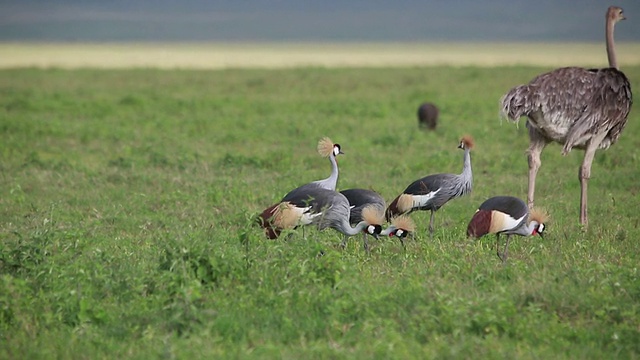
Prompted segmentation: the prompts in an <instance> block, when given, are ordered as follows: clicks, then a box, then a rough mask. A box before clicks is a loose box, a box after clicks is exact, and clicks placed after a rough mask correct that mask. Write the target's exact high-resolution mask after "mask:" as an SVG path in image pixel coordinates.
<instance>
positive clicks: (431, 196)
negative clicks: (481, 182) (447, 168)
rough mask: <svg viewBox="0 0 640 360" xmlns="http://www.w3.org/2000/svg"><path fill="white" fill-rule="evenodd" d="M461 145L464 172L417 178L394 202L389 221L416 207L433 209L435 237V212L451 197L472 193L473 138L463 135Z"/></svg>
mask: <svg viewBox="0 0 640 360" xmlns="http://www.w3.org/2000/svg"><path fill="white" fill-rule="evenodd" d="M458 148H460V149H462V150H464V157H463V167H462V173H461V174H458V175H456V174H435V175H429V176H426V177H423V178H422V179H418V180H416V181H414V182H413V183H411V185H409V186H408V187H407V188H406V189H405V190H404V191H403V192H402V194H400V195H398V197H396V198H395V199H394V200H393V202H391V204H390V205H389V207H388V208H387V212H386V216H387V220H390V219H392V218H393V217H394V216H397V215H401V214H406V213H411V212H413V211H415V210H430V211H431V219H430V220H429V234H430V236H431V238H433V219H434V214H435V212H436V211H438V209H440V208H441V207H442V206H443V205H444V204H446V203H447V202H448V201H449V200H452V199H455V198H457V197H460V196H463V195H466V194H468V193H470V192H471V187H472V184H473V175H472V172H471V155H470V151H471V149H472V148H473V139H472V138H471V137H470V136H463V137H462V139H461V140H460V144H459V145H458Z"/></svg>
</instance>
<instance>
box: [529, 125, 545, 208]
mask: <svg viewBox="0 0 640 360" xmlns="http://www.w3.org/2000/svg"><path fill="white" fill-rule="evenodd" d="M527 127H528V128H529V140H530V143H529V149H528V150H527V155H528V160H529V191H528V193H527V203H528V205H529V209H532V208H533V196H534V193H535V191H536V176H537V175H538V170H539V169H540V165H541V164H542V163H541V161H540V154H541V153H542V150H543V149H544V147H545V146H547V144H548V143H549V142H548V141H547V140H546V139H545V138H544V137H543V136H542V134H540V133H539V132H538V130H536V129H535V128H534V127H533V126H531V125H530V124H529V123H527Z"/></svg>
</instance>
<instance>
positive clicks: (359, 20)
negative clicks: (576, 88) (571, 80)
mask: <svg viewBox="0 0 640 360" xmlns="http://www.w3.org/2000/svg"><path fill="white" fill-rule="evenodd" d="M608 5H609V4H608V3H604V2H602V1H596V0H585V1H583V2H581V3H580V4H579V5H577V4H576V3H575V2H574V1H568V0H561V1H553V0H540V1H536V2H531V1H524V0H517V1H502V0H500V1H496V0H492V1H484V2H480V1H474V0H454V1H449V2H443V1H417V0H397V1H393V2H391V1H383V0H369V1H364V0H354V1H349V2H342V1H337V0H326V1H323V2H300V1H294V0H274V1H270V2H268V3H267V2H264V1H259V0H239V1H236V2H231V1H215V2H209V1H204V0H186V1H170V0H158V1H148V0H140V1H125V0H115V1H109V2H104V1H92V0H88V1H79V0H62V1H51V2H47V3H43V2H40V1H34V0H26V1H3V0H0V41H52V42H85V41H87V42H136V41H166V42H207V41H223V42H271V41H287V42H306V41H326V42H346V41H369V42H378V41H379V42H389V41H393V42H412V41H419V42H439V41H459V42H464V41H496V42H503V41H511V42H520V41H558V42H565V41H570V42H573V41H580V42H585V41H586V42H598V41H604V13H605V11H606V8H607V6H608ZM616 5H618V6H621V7H622V8H623V9H624V11H625V15H626V17H627V19H628V20H626V21H624V22H622V23H621V24H619V25H618V27H617V28H616V40H617V41H633V42H637V41H640V1H638V0H624V1H618V2H617V3H616Z"/></svg>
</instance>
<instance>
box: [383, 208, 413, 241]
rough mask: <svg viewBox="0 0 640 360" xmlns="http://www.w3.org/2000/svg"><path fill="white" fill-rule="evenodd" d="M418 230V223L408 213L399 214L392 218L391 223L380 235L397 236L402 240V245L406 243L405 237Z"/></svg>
mask: <svg viewBox="0 0 640 360" xmlns="http://www.w3.org/2000/svg"><path fill="white" fill-rule="evenodd" d="M415 230H416V224H415V223H414V222H413V220H411V218H410V217H409V216H407V215H399V216H396V217H394V218H393V219H391V225H389V226H388V227H387V228H386V229H384V230H382V232H381V233H380V236H395V237H397V238H398V239H399V240H400V243H401V244H402V247H405V245H404V238H406V237H407V236H408V235H409V234H413V233H414V232H415Z"/></svg>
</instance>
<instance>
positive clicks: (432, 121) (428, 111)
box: [418, 102, 438, 130]
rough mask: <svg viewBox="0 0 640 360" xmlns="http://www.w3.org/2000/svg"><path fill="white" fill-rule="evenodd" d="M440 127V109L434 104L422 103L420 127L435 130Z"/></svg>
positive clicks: (419, 112)
mask: <svg viewBox="0 0 640 360" xmlns="http://www.w3.org/2000/svg"><path fill="white" fill-rule="evenodd" d="M437 125H438V107H437V106H435V105H434V104H432V103H429V102H426V103H422V105H420V107H419V108H418V127H420V128H421V129H428V130H435V129H436V126H437Z"/></svg>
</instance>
